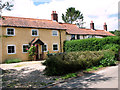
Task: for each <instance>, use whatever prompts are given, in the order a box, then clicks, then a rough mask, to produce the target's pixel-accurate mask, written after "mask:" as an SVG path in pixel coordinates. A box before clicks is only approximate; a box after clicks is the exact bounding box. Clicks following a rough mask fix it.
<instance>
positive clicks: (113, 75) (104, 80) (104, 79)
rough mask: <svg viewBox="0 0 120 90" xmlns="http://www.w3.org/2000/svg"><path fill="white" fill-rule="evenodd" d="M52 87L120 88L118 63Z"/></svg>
mask: <svg viewBox="0 0 120 90" xmlns="http://www.w3.org/2000/svg"><path fill="white" fill-rule="evenodd" d="M51 88H118V65H117V66H111V67H107V68H105V69H103V70H100V71H97V72H95V73H92V74H86V75H84V76H82V77H78V78H75V79H72V80H69V81H67V82H64V83H60V84H57V85H55V86H53V87H51Z"/></svg>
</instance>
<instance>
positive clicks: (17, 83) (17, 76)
mask: <svg viewBox="0 0 120 90" xmlns="http://www.w3.org/2000/svg"><path fill="white" fill-rule="evenodd" d="M42 62H44V61H29V62H20V63H13V64H0V69H1V70H2V74H0V76H1V77H2V87H3V88H9V87H10V88H30V87H32V88H40V87H42V86H46V85H48V84H51V83H53V82H55V80H54V78H56V77H48V76H45V75H44V72H43V70H44V69H45V66H43V65H42V64H41V63H42Z"/></svg>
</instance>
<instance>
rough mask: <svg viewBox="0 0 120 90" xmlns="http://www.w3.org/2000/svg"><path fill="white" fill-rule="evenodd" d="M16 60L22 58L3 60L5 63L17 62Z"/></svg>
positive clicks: (18, 60)
mask: <svg viewBox="0 0 120 90" xmlns="http://www.w3.org/2000/svg"><path fill="white" fill-rule="evenodd" d="M18 62H22V60H20V59H7V60H6V61H5V63H7V64H9V63H18Z"/></svg>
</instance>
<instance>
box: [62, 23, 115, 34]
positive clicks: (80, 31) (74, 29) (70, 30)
mask: <svg viewBox="0 0 120 90" xmlns="http://www.w3.org/2000/svg"><path fill="white" fill-rule="evenodd" d="M62 25H64V27H65V28H67V30H66V32H67V33H68V34H80V35H102V36H115V35H114V34H112V33H110V32H108V31H105V30H91V29H82V28H78V27H77V26H76V25H75V24H67V23H62Z"/></svg>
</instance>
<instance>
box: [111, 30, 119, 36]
mask: <svg viewBox="0 0 120 90" xmlns="http://www.w3.org/2000/svg"><path fill="white" fill-rule="evenodd" d="M109 32H111V33H112V34H115V35H116V36H120V31H119V30H115V31H109Z"/></svg>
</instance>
